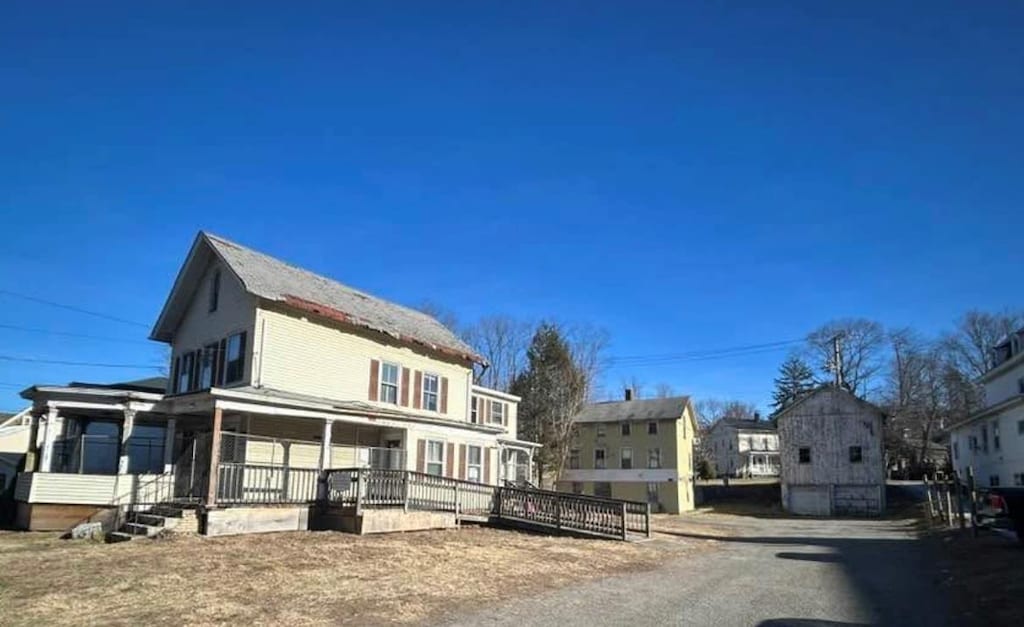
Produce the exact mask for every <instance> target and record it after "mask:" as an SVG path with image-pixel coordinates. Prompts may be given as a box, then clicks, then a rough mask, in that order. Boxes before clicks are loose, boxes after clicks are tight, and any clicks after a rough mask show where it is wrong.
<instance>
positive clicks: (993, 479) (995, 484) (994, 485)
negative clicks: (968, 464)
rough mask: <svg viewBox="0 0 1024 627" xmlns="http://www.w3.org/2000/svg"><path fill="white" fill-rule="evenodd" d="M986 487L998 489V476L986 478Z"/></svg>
mask: <svg viewBox="0 0 1024 627" xmlns="http://www.w3.org/2000/svg"><path fill="white" fill-rule="evenodd" d="M988 485H989V487H992V488H998V487H999V475H990V476H989V478H988Z"/></svg>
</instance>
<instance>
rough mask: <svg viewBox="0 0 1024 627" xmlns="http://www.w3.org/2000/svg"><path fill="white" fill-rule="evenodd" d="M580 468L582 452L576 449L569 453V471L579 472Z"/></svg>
mask: <svg viewBox="0 0 1024 627" xmlns="http://www.w3.org/2000/svg"><path fill="white" fill-rule="evenodd" d="M579 467H580V450H579V449H578V448H574V449H572V450H571V451H569V469H570V470H578V469H579Z"/></svg>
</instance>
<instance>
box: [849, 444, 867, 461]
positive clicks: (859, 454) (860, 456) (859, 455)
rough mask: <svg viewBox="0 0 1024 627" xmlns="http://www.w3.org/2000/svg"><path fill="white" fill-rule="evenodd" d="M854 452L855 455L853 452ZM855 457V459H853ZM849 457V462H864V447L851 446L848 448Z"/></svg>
mask: <svg viewBox="0 0 1024 627" xmlns="http://www.w3.org/2000/svg"><path fill="white" fill-rule="evenodd" d="M854 453H856V455H855V454H854ZM855 458H856V459H855ZM849 459H850V463H851V464H861V463H863V462H864V447H862V446H859V445H855V446H851V447H850V450H849Z"/></svg>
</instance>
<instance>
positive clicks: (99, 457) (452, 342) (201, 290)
mask: <svg viewBox="0 0 1024 627" xmlns="http://www.w3.org/2000/svg"><path fill="white" fill-rule="evenodd" d="M150 338H151V339H153V340H156V341H158V342H164V343H166V344H167V345H168V346H169V348H170V364H169V368H168V374H169V376H168V378H167V383H166V389H164V390H153V389H151V387H150V388H138V387H134V388H133V387H132V386H130V385H128V386H89V385H86V384H74V385H66V386H48V385H37V386H33V387H32V388H29V389H28V390H25V392H23V396H24V397H25V398H27V399H28V400H31V401H32V402H33V409H32V415H33V429H34V434H33V437H32V438H31V440H32V442H31V446H30V451H29V455H28V460H27V464H26V472H25V473H23V475H22V476H21V477H19V482H18V485H17V487H16V494H15V497H16V500H18V501H19V503H20V505H21V509H20V510H19V520H20V522H21V523H22V526H24V527H29V528H47V527H49V528H62V527H63V526H64V525H65V524H66V523H68V522H69V521H73V520H76V519H77V518H78V517H82V516H83V515H85V514H87V513H88V512H89V511H90V509H93V510H94V509H95V508H96V507H97V506H100V507H104V506H110V505H123V504H125V503H126V502H131V501H132V500H139V499H142V498H146V499H149V500H162V499H163V498H164V497H166V498H167V499H176V500H181V499H192V500H194V501H198V502H201V503H202V504H203V505H204V506H205V507H206V508H211V509H213V508H217V507H218V506H221V505H223V504H224V503H262V502H267V503H278V502H305V501H310V500H312V499H313V498H314V495H315V492H316V490H317V489H322V486H320V487H318V486H317V481H318V475H317V474H316V473H318V472H319V471H322V470H324V469H330V468H349V467H353V468H356V467H373V468H382V469H401V470H407V471H418V472H420V473H426V474H431V475H438V476H444V477H453V478H458V479H464V480H467V481H472V482H479V483H482V484H490V485H497V484H499V483H500V482H504V481H506V480H515V479H520V480H522V479H527V480H529V479H530V477H529V468H530V463H529V461H528V460H529V459H530V457H531V456H532V452H533V450H534V449H535V448H536V445H535V444H533V443H530V442H523V441H520V440H518V439H517V437H516V434H517V402H518V400H519V399H518V398H517V397H515V396H512V395H509V394H505V393H503V392H499V391H496V390H490V389H486V388H483V387H480V386H477V385H474V378H473V377H474V374H473V373H474V365H486V364H485V363H484V359H483V358H482V357H481V356H480V355H478V354H477V353H476V352H475V351H474V350H473V349H472V348H471V347H470V346H468V345H466V344H465V343H464V342H462V341H461V340H460V339H459V338H458V337H456V336H455V335H454V334H453V333H452V332H451V331H450V330H449V329H447V328H446V327H445V326H443V325H442V324H441V323H439V322H438V321H437V320H435V319H433V318H432V317H430V316H428V315H426V314H424V313H421V312H418V311H415V310H412V309H409V308H406V307H403V306H400V305H397V304H394V303H391V302H387V301H385V300H382V299H380V298H376V297H374V296H371V295H369V294H366V293H363V292H360V291H358V290H355V289H352V288H350V287H347V286H345V285H342V284H341V283H338V282H337V281H334V280H332V279H329V278H326V277H323V276H319V275H317V274H314V273H312V272H309V271H306V270H303V269H301V268H298V267H295V266H292V265H289V264H287V263H285V262H282V261H279V260H277V259H274V258H272V257H269V256H267V255H264V254H262V253H259V252H256V251H254V250H251V249H248V248H246V247H243V246H240V245H238V244H235V243H233V242H230V241H227V240H225V239H223V238H220V237H216V236H214V235H211V234H208V233H202V232H201V233H199V235H198V236H197V237H196V239H195V241H194V243H193V245H192V247H191V249H190V250H189V252H188V256H187V258H186V259H185V262H184V265H183V266H182V268H181V270H180V272H179V273H178V276H177V278H176V279H175V281H174V285H173V287H172V289H171V291H170V294H169V295H168V297H167V301H166V303H165V304H164V307H163V309H162V311H161V312H160V315H159V317H158V319H157V321H156V324H155V325H154V327H153V330H152V333H151V335H150ZM154 492H159V493H160V495H158V496H154V494H153V493H154ZM54 521H56V522H54Z"/></svg>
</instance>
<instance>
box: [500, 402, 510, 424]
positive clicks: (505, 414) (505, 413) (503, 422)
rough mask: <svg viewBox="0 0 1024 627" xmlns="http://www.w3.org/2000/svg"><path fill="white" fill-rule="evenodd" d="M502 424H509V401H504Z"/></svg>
mask: <svg viewBox="0 0 1024 627" xmlns="http://www.w3.org/2000/svg"><path fill="white" fill-rule="evenodd" d="M501 424H503V425H505V426H506V427H507V426H508V403H502V408H501Z"/></svg>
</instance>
